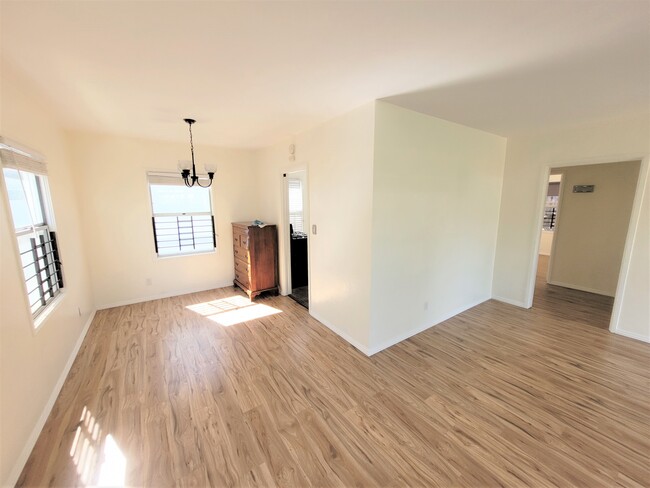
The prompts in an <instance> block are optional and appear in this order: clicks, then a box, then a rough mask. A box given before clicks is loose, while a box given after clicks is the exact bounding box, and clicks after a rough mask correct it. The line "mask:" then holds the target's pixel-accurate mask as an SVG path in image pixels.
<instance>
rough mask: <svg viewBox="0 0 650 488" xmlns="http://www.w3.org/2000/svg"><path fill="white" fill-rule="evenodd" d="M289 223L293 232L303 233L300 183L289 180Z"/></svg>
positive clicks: (297, 180) (296, 180)
mask: <svg viewBox="0 0 650 488" xmlns="http://www.w3.org/2000/svg"><path fill="white" fill-rule="evenodd" d="M288 183H289V223H290V224H291V225H292V226H293V231H294V232H304V231H305V228H304V219H303V203H302V181H301V180H299V179H297V178H289V181H288Z"/></svg>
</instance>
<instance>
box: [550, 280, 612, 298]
mask: <svg viewBox="0 0 650 488" xmlns="http://www.w3.org/2000/svg"><path fill="white" fill-rule="evenodd" d="M548 284H549V285H553V286H561V287H562V288H570V289H572V290H578V291H586V292H587V293H595V294H596V295H603V296H606V297H614V294H613V293H610V292H606V291H602V290H596V289H594V288H588V287H586V286H579V285H573V284H571V283H562V282H561V281H549V282H548Z"/></svg>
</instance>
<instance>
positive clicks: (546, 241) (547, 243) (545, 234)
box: [539, 229, 554, 256]
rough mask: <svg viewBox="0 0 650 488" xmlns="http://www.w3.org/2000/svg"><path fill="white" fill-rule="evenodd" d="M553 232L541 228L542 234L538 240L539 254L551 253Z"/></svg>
mask: <svg viewBox="0 0 650 488" xmlns="http://www.w3.org/2000/svg"><path fill="white" fill-rule="evenodd" d="M553 234H554V232H553V231H552V230H543V229H542V236H541V238H540V240H539V254H543V255H544V256H550V255H551V248H552V246H553Z"/></svg>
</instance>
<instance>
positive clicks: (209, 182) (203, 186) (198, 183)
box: [196, 178, 212, 188]
mask: <svg viewBox="0 0 650 488" xmlns="http://www.w3.org/2000/svg"><path fill="white" fill-rule="evenodd" d="M196 184H197V185H199V186H200V187H201V188H210V186H212V179H210V180H209V181H208V184H207V185H202V184H201V182H200V181H199V179H198V178H197V179H196Z"/></svg>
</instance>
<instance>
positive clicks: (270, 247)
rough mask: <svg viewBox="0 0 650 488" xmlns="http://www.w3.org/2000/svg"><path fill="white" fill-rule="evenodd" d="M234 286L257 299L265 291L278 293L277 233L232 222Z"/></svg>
mask: <svg viewBox="0 0 650 488" xmlns="http://www.w3.org/2000/svg"><path fill="white" fill-rule="evenodd" d="M232 244H233V252H234V255H235V286H239V287H240V288H241V289H242V290H244V291H245V292H246V293H247V294H248V296H249V297H250V298H251V300H252V299H253V298H255V297H256V296H257V295H259V294H260V293H263V292H265V291H274V292H276V293H277V291H278V229H277V227H276V226H275V225H266V226H264V227H257V226H253V225H251V223H250V222H233V224H232Z"/></svg>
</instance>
